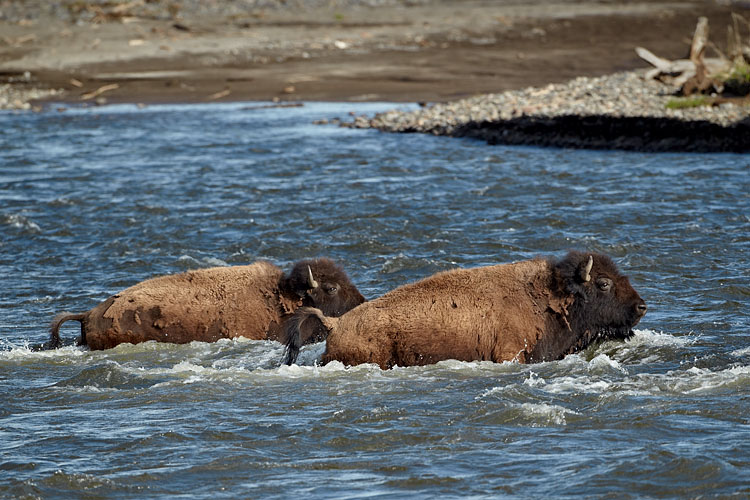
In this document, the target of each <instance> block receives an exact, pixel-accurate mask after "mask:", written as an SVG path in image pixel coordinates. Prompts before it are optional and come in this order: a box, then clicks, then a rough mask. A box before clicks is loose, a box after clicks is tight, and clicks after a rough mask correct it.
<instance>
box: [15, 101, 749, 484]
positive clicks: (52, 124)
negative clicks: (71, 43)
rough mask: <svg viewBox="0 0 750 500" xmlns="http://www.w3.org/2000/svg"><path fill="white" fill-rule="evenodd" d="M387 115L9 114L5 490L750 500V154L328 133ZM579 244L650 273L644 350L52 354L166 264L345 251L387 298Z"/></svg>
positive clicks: (343, 257) (234, 111) (630, 345)
mask: <svg viewBox="0 0 750 500" xmlns="http://www.w3.org/2000/svg"><path fill="white" fill-rule="evenodd" d="M385 107H388V106H387V105H372V104H368V105H348V104H347V105H343V104H342V105H335V104H309V105H305V106H304V107H301V108H292V109H248V105H247V104H231V105H224V104H222V105H192V106H151V107H147V108H145V109H137V108H136V107H134V106H112V107H104V108H97V109H88V110H67V111H65V112H57V111H56V110H54V109H50V110H49V111H46V112H43V113H40V114H12V113H2V114H0V124H1V125H2V126H1V127H0V152H1V153H0V280H2V288H1V289H2V292H1V293H0V342H1V343H2V344H1V345H0V397H1V398H2V400H3V404H2V405H0V443H2V445H0V497H3V498H35V497H38V498H72V497H76V498H167V497H169V498H173V497H178V498H206V497H211V498H292V497H296V496H306V497H314V498H332V497H335V498H357V497H386V496H388V497H396V498H399V497H417V498H433V497H436V496H438V495H441V496H448V497H482V498H486V497H493V498H494V497H515V498H543V497H575V498H579V497H585V498H604V497H611V498H649V497H651V498H665V497H675V498H694V497H704V498H706V497H707V498H748V497H750V451H749V450H750V447H749V446H748V443H750V416H749V415H750V315H749V313H748V302H750V270H749V269H748V260H749V259H748V258H749V257H750V158H749V157H747V156H739V155H681V154H638V153H622V152H611V151H610V152H608V151H569V150H555V149H535V148H520V147H502V146H487V145H485V144H483V143H480V142H473V141H470V140H458V139H446V138H434V137H429V136H422V135H387V134H381V133H378V132H374V131H363V130H347V129H340V128H336V127H331V126H316V125H312V124H311V122H312V121H313V120H315V119H318V118H332V117H336V116H342V117H343V116H346V114H347V112H349V111H350V110H351V111H356V112H373V111H375V110H381V109H384V108H385ZM569 248H581V249H593V250H598V251H603V252H606V253H608V254H610V255H612V256H613V257H614V258H615V260H616V261H617V262H618V264H619V265H620V267H621V269H622V270H623V271H624V272H625V273H626V274H628V275H629V276H630V277H631V281H632V282H633V284H634V286H635V287H636V289H637V290H638V291H639V292H640V293H641V295H642V296H643V297H644V299H645V300H646V301H647V302H648V304H649V307H650V309H649V313H648V314H647V315H646V317H645V319H644V320H643V321H642V322H641V324H640V325H639V327H638V328H639V330H637V332H636V333H637V334H636V336H635V337H634V338H633V339H632V340H630V341H628V342H624V343H622V342H610V343H606V344H604V345H600V346H596V347H592V348H590V349H589V350H588V351H586V352H585V353H583V354H581V355H574V356H569V357H567V358H566V359H564V360H562V361H559V362H552V363H543V364H538V365H529V366H524V365H518V364H512V363H505V364H492V363H460V362H442V363H439V364H437V365H433V366H426V367H417V368H396V369H393V370H389V371H381V370H380V369H378V368H376V367H374V366H367V365H365V366H359V367H356V368H345V367H344V366H342V365H340V364H336V363H334V364H331V365H328V366H325V367H320V366H316V365H315V360H316V358H317V357H318V356H320V354H321V353H322V350H323V346H322V345H313V346H309V347H307V348H305V349H304V350H303V353H302V357H301V365H302V366H292V367H279V362H280V359H281V357H282V348H281V346H280V345H278V344H275V343H270V342H256V341H245V340H237V341H222V342H219V343H216V344H203V343H194V344H190V345H168V344H153V343H147V344H141V345H137V346H132V345H122V346H120V347H118V348H116V349H112V350H109V351H103V352H88V351H87V350H85V349H83V348H80V347H75V346H72V345H69V346H67V347H64V348H63V349H60V350H58V351H50V352H33V351H32V350H30V349H29V346H32V345H34V344H37V343H41V342H43V341H45V340H46V338H47V332H46V327H47V324H48V323H49V321H50V320H51V318H52V317H53V315H54V314H55V313H56V312H58V311H61V310H72V311H79V310H85V309H88V308H90V307H92V306H94V305H96V304H97V303H98V302H99V301H101V300H103V299H104V298H106V297H107V296H108V295H110V294H112V293H114V292H116V291H118V290H121V289H123V288H125V287H127V286H130V285H132V284H134V283H136V282H138V281H140V280H143V279H146V278H148V277H151V276H154V275H157V274H164V273H173V272H179V271H183V270H185V269H190V268H196V267H208V266H214V265H224V264H230V265H233V264H245V263H250V262H253V261H255V260H256V259H260V258H263V259H269V260H271V261H274V262H276V263H278V264H280V265H282V266H285V267H286V266H287V265H288V264H289V263H290V262H292V261H294V260H297V259H300V258H304V257H309V256H320V255H326V256H331V257H333V258H335V259H338V260H340V261H343V262H345V263H346V268H347V270H348V271H349V274H350V275H351V277H352V278H353V280H354V281H355V283H357V284H358V286H359V287H360V289H361V290H362V291H363V293H365V295H366V296H368V297H370V298H372V297H375V296H377V295H379V294H382V293H384V292H385V291H387V290H389V289H391V288H393V287H395V286H397V285H400V284H402V283H405V282H408V281H411V280H414V279H418V278H420V277H423V276H427V275H429V274H432V273H433V272H435V271H438V270H442V269H448V268H452V267H456V266H462V267H469V266H478V265H485V264H493V263H499V262H508V261H512V260H518V259H525V258H530V257H533V256H536V255H540V254H541V255H546V254H555V255H562V254H563V253H564V252H565V251H566V250H567V249H569ZM68 325H69V326H68V327H67V328H65V329H64V331H63V336H64V337H65V338H66V339H67V340H68V341H69V342H70V341H72V340H73V339H74V338H75V336H76V335H77V333H78V332H77V330H76V329H75V328H74V326H75V324H74V323H68Z"/></svg>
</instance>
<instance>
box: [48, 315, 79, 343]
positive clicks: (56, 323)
mask: <svg viewBox="0 0 750 500" xmlns="http://www.w3.org/2000/svg"><path fill="white" fill-rule="evenodd" d="M85 317H86V313H80V314H70V313H64V312H63V313H60V314H58V315H57V316H55V319H53V320H52V325H50V340H49V348H50V349H58V348H60V347H62V341H61V340H60V325H62V324H63V323H65V322H66V321H71V320H72V321H80V322H81V335H83V320H84V318H85Z"/></svg>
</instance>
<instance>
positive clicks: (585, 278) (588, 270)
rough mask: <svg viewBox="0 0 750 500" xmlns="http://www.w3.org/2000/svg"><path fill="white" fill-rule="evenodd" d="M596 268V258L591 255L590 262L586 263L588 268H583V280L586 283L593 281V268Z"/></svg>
mask: <svg viewBox="0 0 750 500" xmlns="http://www.w3.org/2000/svg"><path fill="white" fill-rule="evenodd" d="M593 266H594V256H593V255H589V260H588V262H586V267H584V268H583V273H581V279H583V281H584V283H586V282H588V281H590V280H591V268H592V267H593Z"/></svg>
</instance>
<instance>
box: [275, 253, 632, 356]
mask: <svg viewBox="0 0 750 500" xmlns="http://www.w3.org/2000/svg"><path fill="white" fill-rule="evenodd" d="M644 314H646V303H645V302H644V301H643V300H642V299H641V297H640V296H639V295H638V293H637V292H636V291H635V290H634V289H633V287H632V286H630V282H629V281H628V278H627V277H625V276H623V275H621V274H620V273H619V272H618V271H617V268H616V267H615V264H614V263H613V262H612V260H611V259H610V258H609V257H607V256H605V255H599V254H587V253H580V252H571V253H569V254H568V255H567V256H566V257H565V258H563V259H561V260H556V259H535V260H531V261H523V262H517V263H513V264H504V265H496V266H489V267H479V268H475V269H457V270H452V271H446V272H441V273H438V274H435V275H433V276H431V277H429V278H426V279H424V280H422V281H418V282H416V283H412V284H408V285H404V286H401V287H399V288H396V289H395V290H393V291H391V292H389V293H387V294H385V295H383V296H382V297H380V298H378V299H375V300H373V301H371V302H367V303H364V304H362V305H360V306H358V307H356V308H354V309H352V310H351V311H349V312H348V313H346V314H344V315H343V316H341V317H339V318H331V317H328V315H326V314H325V312H324V311H321V310H319V309H315V308H307V307H306V308H300V309H298V310H297V312H296V313H295V314H294V316H293V318H291V319H290V320H289V321H288V322H287V323H286V332H285V343H286V344H287V355H286V359H285V362H286V363H287V364H292V363H293V362H294V361H295V360H296V357H297V354H298V352H299V348H300V347H301V346H302V345H303V344H304V343H305V340H306V336H308V335H312V334H313V332H315V330H316V328H320V327H322V328H325V330H326V331H327V333H328V337H327V340H326V351H325V354H324V355H323V360H322V361H323V363H328V362H329V361H333V360H338V361H341V362H342V363H344V364H347V365H356V364H360V363H375V364H377V365H380V367H381V368H383V369H387V368H390V367H393V366H397V365H398V366H411V365H424V364H430V363H436V362H438V361H440V360H444V359H457V360H463V361H471V360H490V361H495V362H502V361H517V362H519V363H536V362H541V361H550V360H557V359H561V358H563V357H564V356H565V355H567V354H570V353H574V352H577V351H580V350H582V349H585V348H586V347H587V346H588V345H589V344H591V343H592V342H593V341H594V340H597V339H625V338H628V337H629V336H631V335H632V334H633V331H632V329H633V327H634V326H635V325H636V324H637V323H638V321H640V319H641V318H642V317H643V315H644Z"/></svg>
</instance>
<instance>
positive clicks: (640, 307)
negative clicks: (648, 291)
mask: <svg viewBox="0 0 750 500" xmlns="http://www.w3.org/2000/svg"><path fill="white" fill-rule="evenodd" d="M635 310H636V312H637V313H638V315H639V316H643V315H644V314H646V311H647V310H648V306H647V305H646V303H645V302H643V301H640V302H639V303H638V305H637V306H635Z"/></svg>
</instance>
